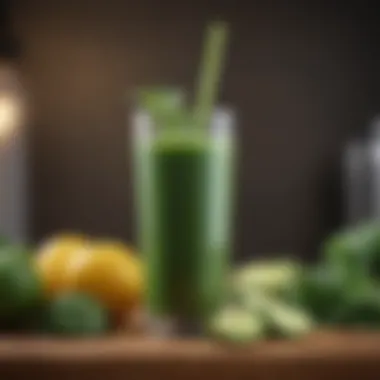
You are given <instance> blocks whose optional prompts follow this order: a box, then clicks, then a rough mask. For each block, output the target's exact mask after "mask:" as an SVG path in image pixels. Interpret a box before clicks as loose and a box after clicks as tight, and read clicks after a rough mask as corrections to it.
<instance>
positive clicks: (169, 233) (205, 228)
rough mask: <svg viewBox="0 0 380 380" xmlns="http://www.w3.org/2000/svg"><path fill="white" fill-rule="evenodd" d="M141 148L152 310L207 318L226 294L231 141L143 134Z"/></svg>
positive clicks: (144, 234)
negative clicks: (147, 136) (146, 135)
mask: <svg viewBox="0 0 380 380" xmlns="http://www.w3.org/2000/svg"><path fill="white" fill-rule="evenodd" d="M136 147H137V149H136V176H137V177H136V178H137V181H138V184H137V185H138V186H137V192H138V198H139V210H138V211H139V212H138V213H139V215H140V218H139V219H140V245H141V249H142V251H143V254H144V255H145V259H146V260H145V263H146V270H147V273H146V275H147V281H148V283H147V295H146V297H147V299H146V302H147V308H148V311H149V314H150V315H151V316H153V317H158V318H160V317H162V318H175V319H178V320H197V321H201V320H202V319H203V318H205V317H207V316H208V315H209V314H210V313H212V312H213V311H214V310H215V309H216V308H217V307H218V305H219V304H220V302H221V301H222V299H223V296H224V294H225V292H224V285H225V283H226V279H225V277H226V274H227V269H228V263H229V250H230V220H231V215H230V208H231V207H230V203H231V202H230V198H231V186H230V185H231V175H232V161H233V152H232V151H233V149H232V144H231V139H230V138H229V137H228V138H224V137H221V138H218V137H215V136H210V135H208V134H206V133H201V132H199V131H190V132H186V131H177V132H174V131H173V132H166V133H161V134H160V133H158V134H157V136H154V137H153V138H151V139H148V138H147V139H145V140H144V139H142V140H141V141H140V144H137V145H136Z"/></svg>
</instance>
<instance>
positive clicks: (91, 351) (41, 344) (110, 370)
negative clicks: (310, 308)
mask: <svg viewBox="0 0 380 380" xmlns="http://www.w3.org/2000/svg"><path fill="white" fill-rule="evenodd" d="M379 370H380V335H379V334H360V335H357V334H356V335H347V334H338V333H334V334H332V333H320V334H318V335H315V336H311V337H309V338H307V339H304V340H301V341H297V342H267V343H260V344H256V345H252V346H250V347H245V348H237V347H227V346H222V345H220V344H217V343H215V342H210V341H198V340H193V341H163V340H157V339H152V338H129V337H123V336H121V337H112V338H107V339H102V340H92V339H91V340H83V341H75V340H51V339H23V338H11V337H9V338H3V339H2V340H0V376H2V378H5V379H11V378H16V377H17V378H30V377H31V376H33V377H36V378H39V379H40V380H41V379H55V380H60V379H69V378H70V379H76V378H80V379H81V380H86V379H104V378H106V377H107V379H115V380H116V379H117V380H118V379H131V380H134V379H145V378H152V377H154V378H155V379H164V378H165V379H194V378H195V377H198V378H200V379H206V378H207V379H219V380H220V379H239V380H240V379H257V380H261V379H263V380H264V379H265V380H271V379H273V380H275V379H276V380H277V379H279V378H281V380H287V379H294V380H298V379H300V380H301V379H307V380H314V379H324V378H326V379H330V378H331V379H332V378H333V377H334V378H338V379H343V378H344V379H361V380H362V379H377V378H378V375H377V374H378V372H379Z"/></svg>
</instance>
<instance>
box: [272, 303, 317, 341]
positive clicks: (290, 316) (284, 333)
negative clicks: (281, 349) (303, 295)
mask: <svg viewBox="0 0 380 380" xmlns="http://www.w3.org/2000/svg"><path fill="white" fill-rule="evenodd" d="M265 313H266V317H267V319H268V325H269V328H270V330H271V331H272V333H273V334H274V335H276V336H281V337H286V338H297V337H300V336H304V335H306V334H309V333H310V332H312V331H313V330H314V327H315V324H314V322H313V320H312V318H311V317H310V316H309V315H308V314H307V313H306V312H305V311H303V310H301V309H297V308H294V307H291V306H289V305H286V304H283V303H280V302H278V301H276V302H268V304H267V305H266V308H265Z"/></svg>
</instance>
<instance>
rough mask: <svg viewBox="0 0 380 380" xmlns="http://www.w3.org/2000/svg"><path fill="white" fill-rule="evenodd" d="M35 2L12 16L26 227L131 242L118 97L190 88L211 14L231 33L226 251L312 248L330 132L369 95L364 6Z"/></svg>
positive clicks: (326, 217)
mask: <svg viewBox="0 0 380 380" xmlns="http://www.w3.org/2000/svg"><path fill="white" fill-rule="evenodd" d="M33 3H34V5H33V6H31V5H27V4H26V5H25V4H24V5H22V6H21V7H20V8H19V11H18V12H17V15H18V17H17V20H18V28H19V31H20V34H21V36H22V40H23V42H24V46H25V48H26V51H25V56H24V60H23V63H24V72H25V78H26V80H27V83H28V86H29V89H30V90H31V91H32V94H33V97H32V100H33V108H34V111H35V114H34V121H33V123H32V130H31V142H32V148H33V149H32V153H33V160H32V174H33V194H34V195H33V200H34V213H33V228H34V237H35V238H40V237H42V236H44V235H46V234H47V233H50V232H53V231H56V230H59V229H80V230H84V231H86V232H88V233H93V234H106V235H111V236H120V237H123V238H126V239H132V236H133V222H132V198H131V177H130V171H129V161H128V158H129V148H128V141H127V128H128V123H127V114H126V110H127V105H128V101H127V99H128V96H129V94H131V92H132V89H133V88H134V87H135V86H137V85H141V84H180V85H185V86H187V88H189V89H191V86H192V83H193V81H194V76H195V73H196V66H197V61H198V58H199V51H200V42H201V35H202V28H203V26H204V25H205V22H206V21H207V20H208V19H210V18H211V17H213V16H214V15H216V14H220V15H224V16H227V19H228V20H229V21H230V22H231V24H232V30H233V38H232V46H231V52H230V59H229V65H228V70H227V74H226V77H225V82H224V87H223V94H222V99H223V100H224V101H228V102H230V103H232V104H233V105H234V107H235V108H236V110H237V112H238V115H239V134H240V143H241V157H240V162H241V165H240V171H239V178H238V180H239V182H238V213H237V251H238V256H242V255H252V254H254V253H257V252H273V251H295V252H299V253H304V254H308V252H311V251H312V250H313V249H315V247H316V246H317V243H318V241H319V239H320V237H321V235H323V233H324V232H325V230H326V229H327V228H328V227H329V226H330V225H332V224H334V222H335V220H336V219H337V210H336V201H335V200H334V199H333V198H331V196H330V198H326V196H325V194H326V192H325V189H326V188H328V187H329V186H330V184H331V183H330V182H329V181H330V179H331V173H332V170H333V168H334V165H335V164H336V161H337V159H338V158H339V150H340V148H341V145H342V142H343V141H344V139H345V138H346V137H347V136H348V135H349V134H350V132H351V131H353V130H355V129H357V128H360V127H362V126H363V125H364V124H365V123H366V121H367V117H368V116H369V112H370V110H371V109H372V108H373V103H374V100H375V98H374V96H375V94H374V92H373V87H374V84H373V83H374V82H373V81H374V77H373V74H375V72H376V70H375V69H374V67H375V65H374V63H373V62H374V61H373V58H374V57H373V56H372V54H374V51H373V49H372V48H373V46H374V45H371V44H372V43H373V41H371V40H370V38H369V34H368V33H369V32H370V26H371V25H372V24H370V23H369V15H370V14H371V13H372V12H371V10H364V9H362V10H360V9H359V8H357V9H356V8H355V7H354V6H351V8H348V6H343V5H342V6H340V8H339V7H337V6H336V5H334V2H329V3H328V4H327V3H326V5H325V6H322V5H323V4H322V2H320V3H318V4H317V3H314V5H312V4H313V2H299V4H297V3H296V2H293V3H292V2H277V4H281V3H282V4H283V5H282V6H281V5H277V6H274V5H273V4H270V3H271V2H264V1H263V2H256V3H250V2H248V1H247V2H243V1H218V2H208V3H206V2H204V1H203V2H202V1H191V2H184V3H183V2H178V1H177V2H172V3H169V2H161V1H160V2H158V1H154V0H151V1H140V2H138V4H137V2H122V1H119V2H118V1H107V2H105V1H104V2H89V1H87V2H86V1H77V2H75V3H74V2H61V3H58V2H56V3H55V2H50V3H49V2H43V1H35V2H33ZM44 3H46V4H44ZM70 3H73V4H70ZM268 3H269V4H268ZM285 3H286V4H285ZM302 3H303V4H304V5H302ZM305 3H308V5H305ZM336 3H338V2H336ZM265 4H267V5H265ZM336 180H337V177H335V181H336ZM335 186H336V184H335Z"/></svg>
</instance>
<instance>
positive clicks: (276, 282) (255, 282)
mask: <svg viewBox="0 0 380 380" xmlns="http://www.w3.org/2000/svg"><path fill="white" fill-rule="evenodd" d="M299 274H300V266H299V264H298V263H296V262H294V261H291V260H275V261H272V262H271V261H252V262H250V263H249V264H246V265H244V266H243V267H241V268H239V269H237V270H236V272H235V273H234V274H233V276H232V288H233V289H234V292H235V293H241V292H245V291H246V290H247V289H257V290H260V291H263V292H265V293H268V294H273V295H277V294H281V293H283V292H285V291H286V290H287V289H288V288H289V287H291V286H293V285H294V284H296V282H297V281H298V278H299Z"/></svg>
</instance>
